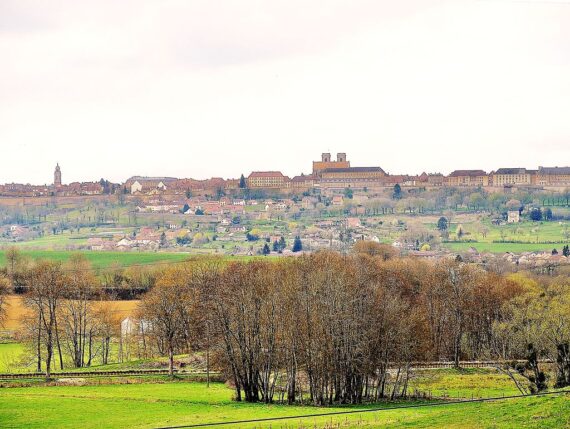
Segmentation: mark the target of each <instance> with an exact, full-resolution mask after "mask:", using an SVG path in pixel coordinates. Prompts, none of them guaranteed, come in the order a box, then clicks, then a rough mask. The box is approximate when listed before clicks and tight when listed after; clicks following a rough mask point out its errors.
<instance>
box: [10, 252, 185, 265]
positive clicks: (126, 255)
mask: <svg viewBox="0 0 570 429" xmlns="http://www.w3.org/2000/svg"><path fill="white" fill-rule="evenodd" d="M4 253H5V252H4V251H0V266H3V265H5V264H6V257H5V255H4ZM22 253H23V254H24V255H28V256H30V257H31V258H33V259H42V258H44V259H52V260H57V261H65V260H67V259H68V258H69V256H70V255H72V254H73V253H82V254H84V255H85V256H86V257H87V259H88V260H89V261H90V262H91V263H92V264H93V267H95V268H107V267H109V266H111V265H113V264H119V265H133V264H152V263H155V262H162V261H183V260H185V259H187V258H188V257H189V255H188V254H184V253H164V252H155V253H151V252H146V253H145V252H90V251H84V252H71V251H65V250H55V251H54V250H30V251H23V252H22Z"/></svg>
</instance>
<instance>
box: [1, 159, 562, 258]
mask: <svg viewBox="0 0 570 429" xmlns="http://www.w3.org/2000/svg"><path fill="white" fill-rule="evenodd" d="M569 187H570V167H540V168H538V169H537V170H527V169H525V168H500V169H498V170H496V171H493V172H490V173H486V172H485V171H483V170H456V171H453V172H452V173H450V174H449V175H447V176H443V175H442V174H427V173H422V174H420V175H417V176H410V175H391V174H388V173H386V172H385V171H384V169H382V168H381V167H378V166H376V167H362V166H352V165H351V163H350V161H349V160H348V158H347V156H346V154H345V153H338V154H337V156H336V159H333V158H332V157H331V155H330V154H329V153H323V154H322V156H321V159H320V160H318V161H314V162H313V163H312V168H311V172H310V173H309V174H301V175H298V176H295V177H293V178H289V177H287V176H285V175H284V174H282V173H281V172H279V171H254V172H251V173H250V174H249V175H248V176H247V177H245V176H242V177H240V178H238V179H223V178H211V179H208V180H195V179H189V178H182V179H180V178H174V177H144V176H133V177H131V178H129V179H127V180H126V181H125V182H124V183H110V182H108V181H106V180H104V179H101V180H100V181H99V182H84V183H77V182H75V183H70V184H64V183H63V182H62V169H61V167H60V166H59V164H58V165H57V166H56V168H55V172H54V180H53V184H51V185H44V186H39V187H38V186H33V185H17V184H7V185H4V186H3V187H1V188H0V192H1V193H2V196H1V197H0V213H1V215H2V218H1V225H0V245H2V244H3V245H4V246H7V245H10V244H11V243H26V245H27V246H28V247H30V248H36V249H52V250H53V249H60V250H97V251H116V250H119V251H133V250H136V251H158V250H166V251H179V252H190V253H194V254H196V253H197V254H201V253H204V254H212V253H213V254H221V255H257V254H259V255H271V254H273V255H287V254H293V253H297V252H307V251H309V252H310V251H314V250H318V249H335V250H341V251H343V250H344V251H346V250H348V249H350V248H351V247H352V246H353V245H354V244H355V243H356V242H358V241H375V242H378V243H385V244H388V245H390V246H392V247H393V248H394V249H396V250H397V251H399V252H400V253H406V254H413V255H417V256H421V257H424V258H425V257H429V258H439V257H442V256H446V255H450V254H451V255H453V254H456V253H461V254H463V255H464V257H469V258H471V259H475V260H486V261H488V260H489V259H496V257H497V255H499V256H500V257H501V261H503V262H505V263H507V264H511V265H512V264H514V265H517V264H523V265H525V264H527V265H532V266H545V265H546V266H551V265H559V264H566V262H567V256H568V255H566V250H565V249H566V246H567V244H568V242H570V232H569V222H568V221H569V220H570V210H569V207H568V204H569V198H570V192H569ZM489 254H494V255H495V256H494V257H492V258H491V257H489V256H488V255H489Z"/></svg>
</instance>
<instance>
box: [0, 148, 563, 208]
mask: <svg viewBox="0 0 570 429" xmlns="http://www.w3.org/2000/svg"><path fill="white" fill-rule="evenodd" d="M396 184H399V185H400V186H403V187H423V188H433V187H441V186H449V187H485V188H495V189H504V188H511V187H528V188H537V189H538V188H552V189H557V188H558V189H563V188H566V187H569V186H570V167H539V168H538V169H537V170H529V169H526V168H499V169H498V170H496V171H491V172H490V173H487V172H486V171H484V170H455V171H453V172H451V173H450V174H449V175H447V176H444V175H443V174H440V173H429V174H428V173H425V172H424V173H422V174H420V175H406V174H404V175H391V174H388V173H386V172H385V171H384V170H383V169H382V168H381V167H378V166H373V167H360V166H359V167H353V166H351V164H350V161H348V159H347V156H346V153H338V154H337V156H336V159H333V158H332V156H331V154H330V153H323V154H322V155H321V159H320V160H319V161H313V165H312V171H311V173H310V174H301V175H298V176H294V177H292V178H290V177H288V176H286V175H284V174H283V173H282V172H280V171H253V172H252V173H251V174H249V176H247V178H245V177H244V178H243V179H242V180H240V179H223V178H221V177H213V178H210V179H206V180H196V179H191V178H188V179H179V178H175V177H146V176H133V177H131V178H129V179H128V180H127V181H126V182H124V183H122V184H112V183H109V182H107V181H104V180H103V179H101V180H100V181H99V182H81V183H80V182H73V183H70V184H63V183H62V176H61V168H60V166H59V164H58V165H57V166H56V169H55V172H54V181H53V184H52V185H40V186H36V185H29V184H26V185H25V184H17V183H7V184H5V185H0V195H2V196H18V197H34V196H49V195H101V194H109V193H125V194H127V193H128V194H133V195H137V194H144V195H153V194H161V193H172V194H176V193H181V194H182V193H187V192H189V191H190V192H193V191H204V190H210V191H211V190H220V189H221V190H230V189H238V188H248V189H272V190H279V191H283V192H289V193H291V192H299V191H300V192H304V191H306V190H311V189H320V190H323V191H331V192H333V193H334V191H343V190H345V189H347V188H350V189H354V190H380V189H381V188H386V187H393V186H394V185H396Z"/></svg>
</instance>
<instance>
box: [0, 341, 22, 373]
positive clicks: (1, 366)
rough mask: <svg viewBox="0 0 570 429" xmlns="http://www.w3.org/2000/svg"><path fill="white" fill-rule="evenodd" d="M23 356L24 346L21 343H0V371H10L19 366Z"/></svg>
mask: <svg viewBox="0 0 570 429" xmlns="http://www.w3.org/2000/svg"><path fill="white" fill-rule="evenodd" d="M23 356H24V346H23V345H22V344H21V343H13V342H7V343H0V372H12V371H14V370H15V369H18V368H20V367H21V366H22V365H21V360H22V358H23Z"/></svg>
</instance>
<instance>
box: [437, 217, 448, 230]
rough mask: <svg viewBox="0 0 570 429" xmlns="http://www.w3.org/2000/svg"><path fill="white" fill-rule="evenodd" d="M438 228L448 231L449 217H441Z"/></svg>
mask: <svg viewBox="0 0 570 429" xmlns="http://www.w3.org/2000/svg"><path fill="white" fill-rule="evenodd" d="M437 229H439V230H440V231H447V219H446V218H445V217H443V216H442V217H440V218H439V220H438V221H437Z"/></svg>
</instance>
